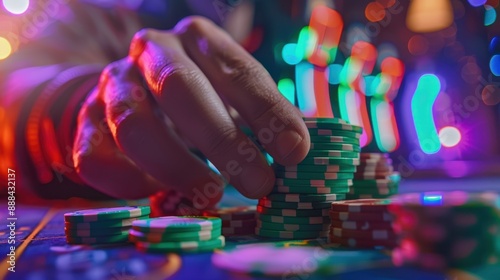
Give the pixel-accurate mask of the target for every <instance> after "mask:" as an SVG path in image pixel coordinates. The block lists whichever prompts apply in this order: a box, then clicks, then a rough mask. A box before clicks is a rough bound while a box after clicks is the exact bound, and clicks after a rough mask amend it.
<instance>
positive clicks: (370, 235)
mask: <svg viewBox="0 0 500 280" xmlns="http://www.w3.org/2000/svg"><path fill="white" fill-rule="evenodd" d="M330 234H331V235H332V236H335V237H341V238H361V239H367V240H395V239H397V235H396V234H395V233H394V231H392V229H374V230H354V229H343V228H336V227H331V228H330Z"/></svg>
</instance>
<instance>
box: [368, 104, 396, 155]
mask: <svg viewBox="0 0 500 280" xmlns="http://www.w3.org/2000/svg"><path fill="white" fill-rule="evenodd" d="M370 112H371V116H372V122H373V134H374V135H375V141H376V143H377V146H378V148H379V149H380V150H381V151H382V152H392V151H394V150H396V149H397V148H398V147H399V132H398V127H397V124H396V118H395V116H394V106H393V104H391V103H389V102H387V101H386V100H381V99H376V98H372V99H371V101H370Z"/></svg>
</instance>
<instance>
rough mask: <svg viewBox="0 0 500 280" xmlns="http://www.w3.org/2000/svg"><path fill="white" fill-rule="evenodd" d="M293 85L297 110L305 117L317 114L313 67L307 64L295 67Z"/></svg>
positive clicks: (303, 63)
mask: <svg viewBox="0 0 500 280" xmlns="http://www.w3.org/2000/svg"><path fill="white" fill-rule="evenodd" d="M295 84H296V89H297V102H298V105H299V109H300V110H301V111H302V113H303V114H304V116H306V117H314V116H316V114H317V111H318V110H317V107H316V99H315V97H314V66H313V65H311V64H310V63H308V62H301V63H299V64H297V65H296V66H295Z"/></svg>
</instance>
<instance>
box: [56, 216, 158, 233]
mask: <svg viewBox="0 0 500 280" xmlns="http://www.w3.org/2000/svg"><path fill="white" fill-rule="evenodd" d="M143 219H149V216H140V217H137V218H130V219H113V220H107V221H100V222H88V223H73V222H65V223H64V227H65V228H67V229H68V230H94V229H97V230H104V229H108V228H121V227H128V226H132V222H134V221H135V220H143Z"/></svg>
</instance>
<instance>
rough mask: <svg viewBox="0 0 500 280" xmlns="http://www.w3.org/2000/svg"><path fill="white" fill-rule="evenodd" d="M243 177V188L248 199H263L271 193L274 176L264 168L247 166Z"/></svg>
mask: <svg viewBox="0 0 500 280" xmlns="http://www.w3.org/2000/svg"><path fill="white" fill-rule="evenodd" d="M241 175H242V176H241V186H242V188H243V189H244V192H245V193H244V195H245V196H247V197H248V198H261V197H263V196H265V195H267V194H268V193H269V192H270V191H271V187H272V186H271V181H272V179H271V178H273V176H274V174H273V173H272V172H268V171H267V170H266V169H264V168H263V167H260V166H255V165H250V166H247V167H245V169H244V170H243V173H242V174H241Z"/></svg>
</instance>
